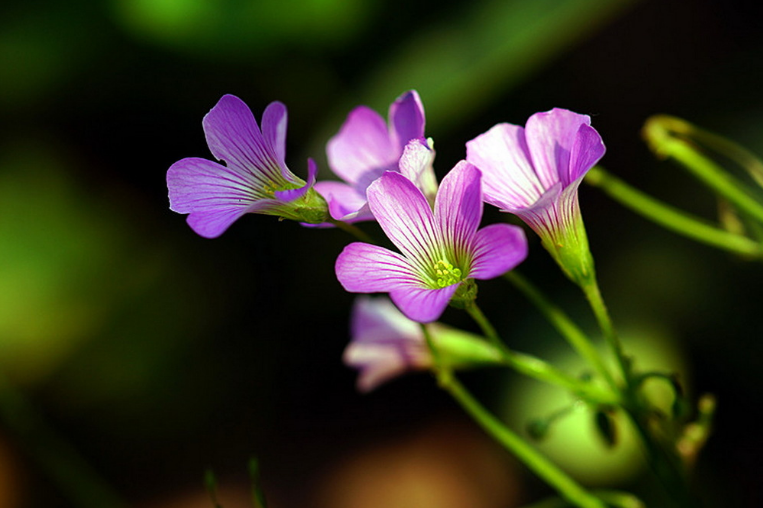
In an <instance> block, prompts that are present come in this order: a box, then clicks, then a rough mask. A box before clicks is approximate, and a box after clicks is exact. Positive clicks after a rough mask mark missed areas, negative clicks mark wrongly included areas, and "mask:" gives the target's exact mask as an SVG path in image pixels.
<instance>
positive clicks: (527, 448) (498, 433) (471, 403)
mask: <svg viewBox="0 0 763 508" xmlns="http://www.w3.org/2000/svg"><path fill="white" fill-rule="evenodd" d="M438 380H439V382H440V386H442V388H444V389H445V390H446V391H447V392H448V393H450V394H451V396H453V398H454V399H456V401H458V403H459V404H460V405H461V407H463V408H464V410H465V411H466V412H467V413H468V414H469V415H470V416H471V417H472V418H473V419H474V420H475V421H476V422H477V423H478V424H479V425H480V426H481V427H482V428H483V429H484V430H485V431H486V432H487V433H488V434H490V435H491V436H492V437H493V438H494V439H495V440H496V441H498V442H499V443H500V444H501V445H502V446H503V447H504V448H506V449H507V450H508V451H510V452H511V453H512V454H513V455H514V456H515V457H517V458H518V459H519V460H520V461H522V462H523V463H524V464H525V465H526V466H527V467H528V468H529V469H530V470H532V471H533V472H534V473H535V474H536V475H538V477H540V478H541V479H542V480H543V481H545V482H546V483H547V484H548V485H550V486H551V487H553V488H554V489H555V490H556V491H557V492H559V494H560V495H561V496H562V497H564V498H565V499H567V500H568V501H569V502H570V503H572V504H574V505H575V506H578V507H580V508H605V506H606V505H605V504H604V503H603V502H602V501H601V500H600V499H598V498H597V497H596V496H594V495H593V494H591V493H590V492H588V491H587V490H586V489H584V488H583V487H582V486H580V485H579V484H578V483H577V482H575V480H573V479H572V478H570V477H569V476H568V475H567V474H566V473H565V472H564V471H562V470H561V469H559V467H557V466H556V464H554V463H553V462H551V461H550V460H548V459H547V458H546V457H545V456H544V455H542V454H541V453H540V452H538V451H537V450H536V449H535V448H533V447H532V446H531V445H530V444H529V443H527V442H526V441H525V440H523V439H522V438H521V437H520V436H519V435H517V434H516V433H514V432H513V431H512V430H511V429H509V428H508V427H506V426H505V425H504V424H503V423H502V422H501V421H499V420H498V419H497V418H496V417H495V416H494V415H492V414H491V413H490V412H488V411H487V410H486V409H485V408H484V407H483V406H482V404H480V403H479V402H478V401H477V400H476V399H475V398H474V397H473V396H472V395H471V393H469V391H468V390H466V388H464V386H463V385H461V383H459V382H458V380H457V379H456V378H455V376H453V374H452V373H451V372H449V371H440V372H439V373H438Z"/></svg>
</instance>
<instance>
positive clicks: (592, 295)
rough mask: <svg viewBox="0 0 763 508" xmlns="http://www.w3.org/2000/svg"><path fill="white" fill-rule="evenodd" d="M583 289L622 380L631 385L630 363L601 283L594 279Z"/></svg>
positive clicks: (582, 287)
mask: <svg viewBox="0 0 763 508" xmlns="http://www.w3.org/2000/svg"><path fill="white" fill-rule="evenodd" d="M581 289H582V290H583V292H584V293H585V295H586V298H587V299H588V303H589V305H590V306H591V310H592V311H593V314H594V316H596V322H597V323H598V324H599V329H601V333H602V334H603V335H604V340H605V341H606V343H607V346H608V347H609V349H610V351H611V352H612V354H613V355H614V357H615V360H616V361H617V366H618V368H619V370H620V374H621V375H622V379H623V381H624V382H625V384H626V385H628V384H629V383H630V377H631V372H630V370H631V369H630V366H629V365H628V361H627V360H626V358H625V353H624V352H623V346H622V344H621V342H620V338H619V337H618V336H617V332H616V331H615V326H614V323H613V322H612V318H611V317H610V315H609V311H608V310H607V306H606V304H605V303H604V298H602V296H601V291H600V290H599V283H598V282H597V279H596V278H595V277H594V278H592V279H590V280H588V281H587V282H586V283H585V284H583V285H582V286H581Z"/></svg>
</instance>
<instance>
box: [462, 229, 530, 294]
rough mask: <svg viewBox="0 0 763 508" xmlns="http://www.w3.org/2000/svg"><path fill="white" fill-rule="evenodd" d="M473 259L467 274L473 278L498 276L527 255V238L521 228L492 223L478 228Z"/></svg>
mask: <svg viewBox="0 0 763 508" xmlns="http://www.w3.org/2000/svg"><path fill="white" fill-rule="evenodd" d="M472 248H473V249H474V251H473V252H474V260H473V261H472V268H471V271H470V272H469V276H470V277H473V278H475V279H481V280H486V279H492V278H494V277H499V276H501V275H503V274H504V273H506V272H508V271H509V270H511V269H513V268H514V267H516V266H517V265H518V264H519V263H521V262H522V261H524V260H525V258H526V257H527V238H526V237H525V233H524V231H523V230H522V228H520V227H518V226H512V225H510V224H492V225H490V226H487V227H485V228H482V229H480V230H479V231H478V232H477V235H476V237H475V238H474V244H473V247H472Z"/></svg>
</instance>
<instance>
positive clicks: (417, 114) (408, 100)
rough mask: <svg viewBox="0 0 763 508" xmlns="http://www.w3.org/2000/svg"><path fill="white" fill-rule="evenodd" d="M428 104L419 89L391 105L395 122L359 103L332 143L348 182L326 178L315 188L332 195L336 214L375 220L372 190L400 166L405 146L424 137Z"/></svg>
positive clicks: (334, 162)
mask: <svg viewBox="0 0 763 508" xmlns="http://www.w3.org/2000/svg"><path fill="white" fill-rule="evenodd" d="M424 124H425V119H424V107H423V106H422V104H421V99H420V98H419V94H418V93H417V92H416V91H413V90H411V91H409V92H406V93H404V94H403V95H401V96H400V97H398V98H397V100H395V102H393V103H392V105H391V106H390V107H389V126H388V125H387V124H386V123H385V122H384V119H383V118H382V117H381V115H379V114H378V113H377V112H376V111H374V110H372V109H370V108H368V107H366V106H358V107H357V108H355V109H353V110H352V111H351V112H350V114H349V115H348V116H347V120H345V122H344V124H343V125H342V128H341V129H340V130H339V133H338V134H337V135H336V136H334V137H333V138H331V140H329V142H328V145H327V146H326V153H327V156H328V161H329V166H330V167H331V169H332V170H333V171H334V173H335V174H336V175H337V176H338V177H340V178H341V179H342V180H344V182H336V181H321V182H318V183H317V184H316V185H315V188H316V190H317V191H318V192H320V193H321V195H322V196H323V197H324V198H325V199H326V201H327V202H328V206H329V213H330V214H331V217H332V218H334V219H336V220H341V221H345V222H356V221H361V220H373V215H372V214H371V211H370V210H369V208H368V205H367V202H366V189H367V188H368V186H369V185H370V184H371V182H373V181H374V180H376V179H377V178H379V177H380V176H381V175H382V174H383V173H384V172H385V171H398V162H399V160H400V156H401V155H402V154H403V150H404V149H405V146H406V145H407V144H408V142H409V141H410V140H412V139H423V137H424Z"/></svg>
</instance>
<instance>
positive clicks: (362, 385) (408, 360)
mask: <svg viewBox="0 0 763 508" xmlns="http://www.w3.org/2000/svg"><path fill="white" fill-rule="evenodd" d="M350 332H351V335H352V341H351V342H350V344H349V345H348V346H347V348H346V349H345V350H344V357H343V360H344V363H345V364H346V365H348V366H350V367H354V368H356V369H358V370H359V371H360V375H359V376H358V389H359V390H360V391H362V392H367V391H370V390H373V389H374V388H376V387H377V386H379V385H380V384H382V383H384V382H386V381H388V380H390V379H392V378H394V377H397V376H399V375H401V374H403V373H405V372H407V371H411V370H425V369H428V368H429V367H431V366H432V354H431V352H430V351H429V348H428V347H427V343H426V340H425V339H424V331H423V330H422V329H421V325H419V324H418V323H416V322H415V321H411V320H410V319H408V318H407V317H405V316H404V315H403V314H401V313H400V311H399V310H397V308H395V306H394V305H393V304H392V302H390V301H389V300H388V299H387V298H371V297H368V296H361V297H359V298H357V299H356V300H355V305H354V306H353V309H352V321H351V324H350Z"/></svg>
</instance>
